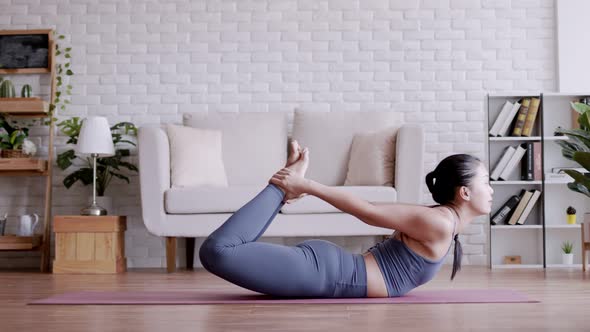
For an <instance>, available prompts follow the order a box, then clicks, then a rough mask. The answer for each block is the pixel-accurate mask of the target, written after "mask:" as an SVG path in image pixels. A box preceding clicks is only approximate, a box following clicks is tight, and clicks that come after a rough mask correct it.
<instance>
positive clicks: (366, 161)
mask: <svg viewBox="0 0 590 332" xmlns="http://www.w3.org/2000/svg"><path fill="white" fill-rule="evenodd" d="M396 131H397V128H387V129H383V130H380V131H373V132H367V133H357V134H356V135H354V138H353V140H352V147H351V149H350V160H349V161H348V172H347V173H346V180H345V181H344V185H345V186H390V187H391V186H393V184H394V173H395V171H394V170H395V168H394V167H393V165H394V162H395V138H396V135H395V133H396Z"/></svg>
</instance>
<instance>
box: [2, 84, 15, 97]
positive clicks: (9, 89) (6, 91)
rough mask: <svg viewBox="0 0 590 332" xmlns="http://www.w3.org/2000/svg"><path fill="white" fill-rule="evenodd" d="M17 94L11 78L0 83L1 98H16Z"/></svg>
mask: <svg viewBox="0 0 590 332" xmlns="http://www.w3.org/2000/svg"><path fill="white" fill-rule="evenodd" d="M15 95H16V93H15V91H14V85H13V84H12V81H10V80H4V81H3V82H2V84H0V98H14V96H15Z"/></svg>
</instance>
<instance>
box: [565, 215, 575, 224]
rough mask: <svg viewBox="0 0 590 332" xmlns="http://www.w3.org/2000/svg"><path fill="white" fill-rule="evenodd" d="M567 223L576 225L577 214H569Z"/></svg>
mask: <svg viewBox="0 0 590 332" xmlns="http://www.w3.org/2000/svg"><path fill="white" fill-rule="evenodd" d="M567 223H568V225H574V224H575V223H576V215H575V214H568V215H567Z"/></svg>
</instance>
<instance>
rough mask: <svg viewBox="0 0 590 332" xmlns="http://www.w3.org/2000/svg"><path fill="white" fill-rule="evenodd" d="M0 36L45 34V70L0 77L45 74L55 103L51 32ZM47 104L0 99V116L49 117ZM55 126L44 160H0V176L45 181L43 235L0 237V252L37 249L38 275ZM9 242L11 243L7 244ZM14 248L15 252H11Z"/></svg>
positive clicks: (47, 225)
mask: <svg viewBox="0 0 590 332" xmlns="http://www.w3.org/2000/svg"><path fill="white" fill-rule="evenodd" d="M0 34H3V35H10V34H13V35H14V34H48V36H49V38H48V43H49V54H48V55H49V63H48V68H25V69H0V74H5V75H23V74H25V75H30V74H49V75H50V82H51V85H50V94H49V102H51V101H52V100H55V92H56V85H57V82H56V70H55V63H54V61H53V59H54V58H53V55H54V54H55V47H56V44H55V41H54V40H53V30H51V29H44V30H0ZM49 102H47V101H43V100H41V99H40V98H0V113H3V114H4V115H5V116H7V117H9V118H10V117H12V118H47V117H49V113H48V110H49ZM54 131H55V123H54V121H53V118H52V117H51V118H50V119H49V142H48V149H47V159H30V158H0V176H42V177H45V178H46V181H45V206H44V214H43V234H42V235H37V236H33V237H20V236H11V235H7V236H0V250H40V251H41V263H40V269H41V272H50V269H49V264H50V242H51V221H52V219H53V218H52V215H51V201H52V190H51V189H52V174H53V173H52V168H53V167H52V165H53V141H54V135H55V134H54ZM11 241H12V242H11ZM15 248H18V249H15Z"/></svg>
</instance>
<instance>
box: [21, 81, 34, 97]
mask: <svg viewBox="0 0 590 332" xmlns="http://www.w3.org/2000/svg"><path fill="white" fill-rule="evenodd" d="M32 94H33V89H32V88H31V86H30V85H28V84H25V85H23V88H22V89H21V90H20V96H21V97H23V98H31V95H32Z"/></svg>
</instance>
